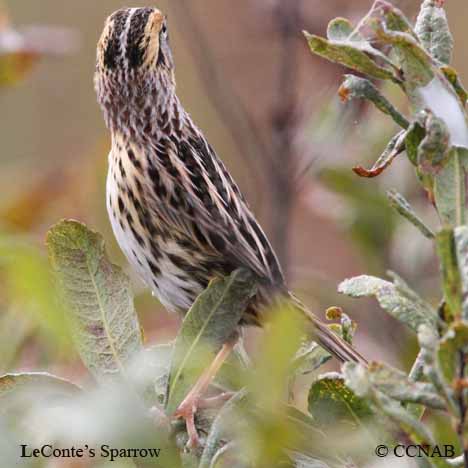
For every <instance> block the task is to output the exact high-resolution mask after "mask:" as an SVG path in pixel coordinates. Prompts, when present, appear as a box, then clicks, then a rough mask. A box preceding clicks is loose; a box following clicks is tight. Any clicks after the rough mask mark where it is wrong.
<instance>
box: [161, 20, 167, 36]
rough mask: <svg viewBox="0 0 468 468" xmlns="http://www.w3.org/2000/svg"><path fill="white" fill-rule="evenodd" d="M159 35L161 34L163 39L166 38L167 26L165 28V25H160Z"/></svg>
mask: <svg viewBox="0 0 468 468" xmlns="http://www.w3.org/2000/svg"><path fill="white" fill-rule="evenodd" d="M161 34H162V35H163V36H164V37H167V26H166V23H164V24H163V25H162V28H161Z"/></svg>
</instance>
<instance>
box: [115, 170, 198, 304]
mask: <svg viewBox="0 0 468 468" xmlns="http://www.w3.org/2000/svg"><path fill="white" fill-rule="evenodd" d="M119 195H120V198H121V199H125V200H126V202H127V203H128V200H127V199H126V197H125V194H124V193H122V191H121V189H120V188H119V184H118V183H117V182H116V180H115V178H114V176H113V174H112V171H109V174H108V177H107V197H106V198H107V212H108V215H109V218H110V222H111V225H112V230H113V232H114V235H115V238H116V240H117V242H118V244H119V246H120V248H121V249H122V251H123V253H124V254H125V256H126V258H127V260H128V262H129V263H130V265H131V267H132V268H133V269H134V270H135V271H136V273H137V274H138V276H139V277H140V278H141V279H142V280H143V281H144V283H145V284H146V285H147V286H148V287H149V288H150V289H151V290H152V292H153V295H154V296H156V297H157V298H158V299H159V301H160V302H161V303H162V304H163V306H164V307H165V308H166V309H168V310H169V311H170V312H180V313H185V312H186V311H187V310H188V309H189V308H190V306H191V305H192V303H193V301H194V300H195V298H196V297H197V296H198V294H199V293H200V292H201V291H202V290H203V286H202V285H201V284H199V282H197V281H196V280H194V279H193V278H192V277H191V275H190V273H188V272H186V271H184V270H182V269H181V268H180V267H179V266H178V265H176V264H175V263H174V262H172V261H171V260H170V258H171V256H179V257H180V256H184V253H185V252H184V251H183V250H182V249H181V247H180V245H178V244H177V242H175V241H174V240H171V239H166V240H162V239H160V240H159V242H158V247H159V255H158V258H155V257H154V255H153V253H152V252H151V249H150V248H149V247H148V246H147V243H146V239H145V242H143V243H142V242H141V241H142V238H143V237H145V236H149V234H148V233H146V234H145V230H144V229H143V228H142V226H141V225H139V224H136V226H138V227H134V229H133V230H132V229H131V227H130V226H129V224H128V222H127V221H126V219H125V216H123V215H122V213H120V211H119V206H118V204H119V202H118V200H119ZM127 209H131V208H130V207H127ZM134 230H137V231H138V232H139V233H140V235H139V237H140V239H137V237H136V235H135V233H134Z"/></svg>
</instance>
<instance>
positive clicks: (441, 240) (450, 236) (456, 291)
mask: <svg viewBox="0 0 468 468" xmlns="http://www.w3.org/2000/svg"><path fill="white" fill-rule="evenodd" d="M436 245H437V253H438V255H439V259H440V265H441V269H442V286H443V290H444V297H445V301H446V303H447V306H448V310H449V313H450V316H451V317H452V318H454V317H459V316H460V314H461V310H462V306H461V297H462V283H461V278H460V270H459V268H458V261H457V250H456V245H455V239H454V233H453V230H452V229H448V228H446V229H442V230H441V231H440V232H439V233H437V236H436Z"/></svg>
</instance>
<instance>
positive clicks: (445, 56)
mask: <svg viewBox="0 0 468 468" xmlns="http://www.w3.org/2000/svg"><path fill="white" fill-rule="evenodd" d="M306 37H307V40H308V43H309V46H310V48H311V50H312V51H313V52H314V53H316V54H318V55H320V56H321V57H324V58H326V59H328V60H331V61H334V62H337V63H340V64H342V65H344V66H346V67H348V68H350V69H351V70H354V71H356V72H359V73H360V75H361V76H359V77H357V76H354V75H346V77H345V80H344V83H343V85H342V86H341V88H340V90H339V95H340V97H341V98H342V100H350V99H365V100H368V101H369V102H371V103H372V104H373V105H375V107H376V108H377V109H379V110H380V111H382V112H383V113H384V114H385V115H387V116H389V117H390V118H391V119H392V120H393V122H394V123H395V124H397V125H399V126H400V127H401V130H399V131H398V132H397V133H396V135H395V136H394V137H393V138H391V140H390V142H389V144H388V146H387V148H386V149H385V151H384V152H383V154H382V156H380V158H379V159H378V160H377V161H376V163H375V164H374V165H373V167H371V168H370V169H365V168H364V167H362V166H357V167H355V168H354V172H355V174H357V175H358V176H361V177H365V178H366V179H369V178H374V177H377V176H379V175H381V174H382V173H383V172H385V170H386V168H387V167H389V165H390V164H392V162H393V161H394V160H395V159H396V158H397V157H401V156H400V155H402V154H403V153H406V156H407V157H408V159H409V161H410V163H411V164H412V166H413V167H414V171H415V175H416V177H417V180H418V181H419V182H420V184H421V186H422V187H423V188H424V190H425V191H426V193H427V197H428V199H429V200H430V201H431V202H434V205H435V209H436V210H437V213H438V215H439V217H440V220H441V223H440V224H441V225H440V226H439V227H438V228H432V227H428V226H426V224H425V223H424V222H423V221H422V219H421V217H420V216H419V215H418V213H417V212H416V210H415V209H413V208H412V207H411V205H410V204H409V203H408V202H407V201H406V200H405V199H404V198H403V196H402V195H400V194H398V193H397V192H396V191H390V192H389V193H388V202H389V204H388V206H385V205H384V203H387V201H386V198H385V197H384V196H383V195H382V194H380V193H372V191H371V190H370V189H368V188H364V189H362V190H360V191H358V192H356V194H355V197H356V199H359V200H364V201H366V200H369V199H370V200H371V201H372V203H373V205H375V211H376V212H379V213H380V215H381V216H382V218H383V221H382V224H383V225H384V226H386V225H387V224H384V223H385V221H386V220H385V218H386V213H388V212H389V210H390V209H395V210H396V211H397V212H398V213H399V214H401V215H402V216H403V217H404V218H405V219H406V220H408V221H409V222H411V223H412V224H413V225H414V226H415V227H416V228H417V230H418V231H419V233H420V234H421V235H423V236H424V237H425V238H427V239H429V241H430V242H433V244H434V249H435V250H437V253H438V258H439V261H440V268H441V272H442V274H441V290H442V291H443V297H442V300H441V302H440V304H439V305H438V307H435V306H434V305H433V304H431V303H430V301H428V300H425V299H423V298H422V297H421V296H420V295H419V294H418V293H416V292H415V291H414V290H413V289H412V288H411V287H410V286H409V285H408V284H407V283H406V282H405V281H404V280H403V279H402V278H400V277H399V276H398V275H396V274H395V273H390V276H391V279H392V281H387V280H385V279H381V278H377V277H375V276H368V275H361V276H358V277H354V278H349V279H346V280H345V281H343V282H342V283H341V284H340V285H339V292H340V293H342V294H346V295H348V296H352V297H375V298H376V299H377V301H378V303H379V305H380V306H381V308H382V309H383V310H384V311H386V312H387V313H388V314H389V315H391V316H392V317H393V318H394V319H395V320H398V321H400V322H402V323H403V324H405V325H406V326H407V327H408V329H409V330H411V331H412V332H413V333H414V334H415V335H417V338H418V343H419V352H418V356H417V358H416V360H415V362H414V365H413V367H412V369H411V371H410V372H409V373H406V372H403V371H400V370H397V369H395V368H393V367H391V366H389V365H388V364H385V363H381V362H372V363H371V364H370V365H369V367H367V368H365V367H363V366H362V365H357V364H354V363H347V364H345V365H344V366H343V368H342V371H341V373H325V374H322V375H316V371H317V370H318V369H320V368H321V366H322V365H324V364H325V363H326V362H327V361H328V360H329V358H330V356H329V355H328V354H327V353H326V352H324V351H323V350H322V349H321V348H319V347H318V345H316V344H315V343H313V342H310V341H309V339H308V338H307V337H304V336H303V330H304V322H303V321H302V320H301V319H300V318H299V317H298V316H297V315H296V314H294V313H292V311H291V310H290V309H289V308H288V306H287V305H278V307H277V310H274V311H273V313H272V314H271V316H272V319H271V323H270V324H269V326H268V327H267V328H266V331H265V333H264V335H263V336H262V339H261V343H260V346H259V348H260V349H259V352H258V356H256V359H255V361H254V363H252V362H250V359H249V358H248V357H247V355H246V351H245V349H244V348H243V346H242V341H240V342H239V344H238V346H237V348H236V351H235V352H234V353H233V355H232V356H231V358H230V359H229V360H228V361H226V363H225V364H224V365H223V367H222V369H221V371H220V372H219V374H218V375H217V376H216V378H215V379H214V381H213V382H212V384H211V387H210V389H209V395H216V394H217V393H218V392H219V391H220V389H221V390H222V391H223V392H231V393H232V396H231V397H230V398H229V400H228V401H227V402H224V400H223V401H221V400H220V401H221V403H220V404H219V405H216V404H213V402H214V400H211V403H212V404H209V405H206V407H202V408H201V409H200V411H199V412H198V413H197V418H196V428H197V431H198V432H199V434H200V436H201V441H202V445H201V446H200V447H188V446H187V445H186V444H187V440H188V435H187V431H186V427H185V425H184V424H183V423H182V422H181V421H178V420H174V419H173V414H174V411H175V410H176V408H177V406H178V404H179V403H180V402H181V401H182V400H183V398H184V397H185V396H186V395H187V393H188V391H189V390H190V388H191V387H192V386H193V384H194V382H195V381H196V380H197V378H198V377H199V376H200V375H201V373H202V372H203V370H204V369H205V368H206V367H207V365H208V364H209V363H210V361H212V360H213V358H214V356H215V355H216V353H217V351H218V350H219V349H220V347H221V346H222V344H223V343H225V342H226V341H227V340H228V339H229V338H230V337H231V336H232V335H233V333H235V331H236V328H237V324H238V321H239V317H241V315H242V313H243V311H244V309H245V307H246V305H247V303H248V301H249V299H250V298H251V297H252V296H253V295H254V294H255V292H256V288H257V285H256V284H255V279H254V278H253V277H252V276H251V274H250V273H249V272H247V271H244V270H237V271H234V272H233V273H232V274H231V275H230V276H228V277H226V278H215V279H213V281H212V282H211V283H210V285H209V286H208V288H207V289H206V290H205V291H204V292H203V293H202V294H201V295H200V296H199V297H198V298H197V300H196V301H195V303H194V304H193V305H192V307H191V309H190V311H189V312H188V313H187V315H186V316H185V318H184V320H183V323H182V326H181V328H180V330H179V332H178V335H177V337H176V339H175V341H174V342H171V343H157V344H151V345H147V344H146V343H145V339H144V337H143V333H142V329H141V326H140V324H139V320H138V318H137V315H136V312H135V307H134V303H133V295H132V292H131V287H130V282H129V279H128V278H127V276H126V275H125V274H124V273H123V272H122V270H121V269H120V268H119V267H117V266H115V265H114V264H112V263H111V262H110V261H109V260H108V257H107V254H106V252H105V248H104V242H103V238H102V236H101V235H100V234H98V233H96V232H94V231H91V230H90V229H88V228H87V227H86V226H85V225H83V224H81V223H79V222H77V221H62V222H60V223H58V224H57V225H55V226H54V227H52V228H51V230H50V231H49V234H48V237H47V247H48V252H49V258H50V264H51V266H52V271H53V273H54V278H55V283H56V284H55V287H56V288H57V289H58V290H59V292H60V298H61V304H62V305H61V306H59V305H54V307H52V302H51V299H50V298H51V297H52V296H53V292H54V291H55V287H53V286H52V285H51V284H49V277H48V274H49V270H48V269H47V268H44V267H43V259H42V258H41V257H40V255H38V253H37V252H36V251H35V250H33V251H32V253H31V252H28V254H29V255H30V257H31V258H35V259H39V260H37V265H39V266H38V267H37V269H36V273H35V276H31V278H34V279H35V280H37V281H39V279H40V278H41V277H42V280H43V281H45V282H44V283H41V284H43V285H44V286H43V288H44V289H47V291H45V292H44V302H43V305H42V307H41V308H43V309H47V308H48V306H50V308H51V310H54V311H55V312H54V314H53V317H57V316H63V315H65V316H66V319H67V322H68V323H69V326H70V329H71V331H72V336H73V339H74V343H75V347H76V349H77V350H78V352H79V355H80V357H81V359H82V362H83V364H84V365H85V366H86V368H87V369H88V371H89V372H90V376H92V377H94V378H95V379H96V381H93V380H91V382H89V383H88V384H87V385H86V386H83V387H81V386H78V385H75V384H74V383H72V382H71V381H68V380H67V379H63V378H60V377H57V376H54V375H51V374H45V373H14V374H11V373H10V374H5V375H3V376H1V377H0V411H1V414H2V419H1V420H0V435H1V437H0V452H1V454H0V455H1V456H2V457H3V459H4V460H2V466H19V465H18V458H17V453H14V452H12V451H11V449H9V448H8V447H11V446H19V445H20V444H28V445H30V446H37V445H38V444H42V443H50V442H51V441H53V442H54V444H56V445H57V446H61V447H68V446H72V445H73V446H79V447H84V446H87V447H88V449H89V447H99V446H101V445H102V444H108V445H111V446H114V447H132V448H148V447H153V448H156V447H157V448H160V449H161V452H160V456H159V457H158V458H145V459H143V458H141V457H138V456H135V457H130V458H127V459H125V460H124V459H119V461H118V463H119V465H118V466H167V467H178V466H183V467H200V468H209V467H227V466H229V467H231V466H235V467H246V468H247V467H280V466H295V467H301V468H313V467H321V468H327V467H329V468H333V467H343V466H347V467H355V466H365V465H366V466H368V465H369V464H370V463H375V462H376V460H375V459H374V449H375V446H376V445H378V444H381V443H386V444H388V445H389V446H392V445H395V444H397V443H399V442H401V440H404V441H410V442H411V443H414V444H420V445H429V446H432V447H433V446H435V445H436V444H438V443H439V439H438V437H439V434H438V430H437V428H435V429H434V428H433V427H431V425H430V424H429V423H428V422H427V420H426V419H423V415H424V414H425V413H427V414H429V416H430V415H431V414H433V413H434V412H437V414H439V415H443V418H442V419H447V418H450V420H451V422H452V426H453V427H455V428H456V432H457V436H458V437H459V446H460V447H467V446H468V429H467V427H466V426H467V422H466V408H467V404H468V401H467V388H468V384H467V375H466V373H467V371H466V369H465V367H466V361H467V353H468V302H467V293H468V267H467V265H468V247H467V246H468V231H467V227H466V226H465V225H464V222H465V211H466V207H465V198H466V194H465V170H466V167H468V166H467V165H466V158H467V148H468V128H467V120H466V114H465V110H464V106H465V100H466V93H465V91H464V90H463V87H462V85H461V83H460V80H459V79H458V76H457V73H456V71H455V70H454V69H453V68H451V67H450V66H449V62H450V57H451V53H452V39H451V36H450V31H449V28H448V24H447V21H446V18H445V13H444V10H443V6H442V2H441V1H440V0H439V1H435V0H425V1H424V2H423V4H422V7H421V12H420V15H419V16H418V19H417V22H416V25H415V26H414V28H413V26H411V24H410V22H409V21H408V20H407V19H406V18H405V16H404V15H403V14H402V13H401V11H399V10H398V9H396V8H395V7H393V6H392V5H390V4H389V3H387V2H384V1H382V0H377V1H376V2H375V3H374V5H373V7H372V9H371V10H370V12H369V13H368V14H367V15H366V16H365V17H364V19H363V20H362V21H361V22H360V23H359V24H358V25H357V26H356V27H353V26H351V23H350V22H349V21H348V20H346V19H343V18H338V19H335V20H333V21H332V22H331V23H330V25H329V27H328V31H327V38H321V37H318V36H315V35H310V34H307V33H306ZM376 44H378V48H377V45H376ZM1 66H2V65H1V63H0V67H1ZM371 79H372V80H376V79H378V80H385V81H387V82H389V83H392V84H393V85H394V86H396V87H397V88H398V89H400V90H401V91H402V92H403V93H404V95H405V96H407V98H408V101H409V103H410V105H411V115H409V116H404V115H403V114H402V113H401V112H400V111H399V110H398V109H397V108H396V106H394V105H393V104H392V103H391V102H390V100H389V99H387V98H386V97H384V96H383V94H382V93H381V91H380V90H379V87H378V85H377V84H375V83H374V82H372V81H371ZM447 109H449V111H448V110H447ZM348 176H352V173H350V174H348V175H346V176H343V177H341V174H338V175H337V174H334V177H332V178H331V179H332V181H331V183H334V182H335V183H337V185H340V182H339V181H343V180H344V181H347V180H348V178H347V177H348ZM337 181H338V182H337ZM362 183H363V184H365V180H363V181H362ZM383 206H385V208H382V209H381V207H383ZM371 208H372V207H371ZM383 210H387V211H383ZM389 226H391V223H389ZM14 252H15V251H14V250H11V251H9V253H10V255H11V254H12V253H14ZM5 258H6V259H8V256H7V255H5ZM13 258H19V257H18V256H16V257H13ZM5 263H6V265H7V266H8V268H10V269H11V271H14V266H15V262H14V261H11V260H10V261H7V262H5ZM2 266H3V265H2ZM38 272H39V273H38ZM11 276H12V277H13V278H16V277H19V276H20V275H11ZM20 280H21V278H20V279H19V280H18V284H20V286H21V285H22V286H23V287H25V286H27V284H25V283H24V282H21V281H20ZM49 294H51V295H49ZM25 295H26V296H27V295H28V289H25ZM44 304H45V305H44ZM328 315H329V317H330V318H340V320H341V324H340V325H339V326H337V325H335V326H334V328H338V331H339V332H341V333H342V335H343V336H344V337H345V338H346V339H347V340H348V341H351V340H352V335H353V332H354V328H355V325H354V323H353V322H352V321H351V320H350V319H349V318H348V317H347V316H346V314H344V313H342V311H340V309H339V308H336V307H334V308H330V310H329V314H328ZM54 320H55V319H50V320H49V319H48V321H51V322H52V323H53V322H54ZM25 333H27V331H25ZM310 373H313V374H312V375H313V381H312V383H311V384H310V387H309V391H308V395H307V405H306V406H304V405H301V403H300V401H299V399H298V397H297V395H295V394H294V384H295V382H296V381H297V380H298V378H302V377H303V376H304V375H305V374H310ZM218 403H219V402H218ZM3 440H5V441H7V442H6V443H4V442H3ZM88 449H87V450H88ZM88 455H89V453H88ZM464 456H466V455H465V454H463V453H462V454H461V455H460V456H459V457H457V458H454V459H451V460H445V459H444V458H440V457H427V458H426V459H424V460H418V463H419V464H420V466H435V467H447V466H458V465H460V466H462V465H463V464H465V466H468V460H465V459H464V458H463V457H464ZM90 461H92V462H95V466H105V464H106V463H107V461H108V460H105V459H103V458H102V457H101V458H99V457H98V458H96V459H94V460H90ZM22 463H23V465H22V466H38V465H37V463H35V462H30V460H28V459H23V460H22ZM96 464H97V465H96ZM39 466H41V465H39ZM113 466H114V465H113ZM115 466H117V465H115Z"/></svg>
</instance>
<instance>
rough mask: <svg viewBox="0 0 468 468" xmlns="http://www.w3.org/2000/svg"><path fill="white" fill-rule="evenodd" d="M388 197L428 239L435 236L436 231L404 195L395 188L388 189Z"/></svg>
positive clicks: (398, 210)
mask: <svg viewBox="0 0 468 468" xmlns="http://www.w3.org/2000/svg"><path fill="white" fill-rule="evenodd" d="M387 197H388V200H389V201H390V205H391V206H392V207H393V208H394V209H395V210H396V211H397V212H398V213H400V214H401V215H402V216H403V217H405V218H406V219H407V220H408V221H409V222H410V223H411V224H412V225H413V226H415V227H416V228H417V229H418V230H419V232H420V233H421V234H422V235H423V236H424V237H426V238H427V239H433V238H434V237H435V234H434V232H432V230H431V229H430V228H429V227H427V226H426V224H424V221H423V220H422V219H421V218H420V217H419V216H418V215H417V214H416V212H415V211H414V210H413V208H412V207H411V205H410V204H409V203H408V202H407V200H406V199H405V197H403V195H401V194H399V193H398V192H397V191H395V190H389V191H387Z"/></svg>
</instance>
